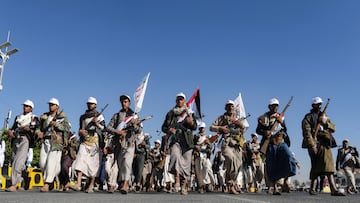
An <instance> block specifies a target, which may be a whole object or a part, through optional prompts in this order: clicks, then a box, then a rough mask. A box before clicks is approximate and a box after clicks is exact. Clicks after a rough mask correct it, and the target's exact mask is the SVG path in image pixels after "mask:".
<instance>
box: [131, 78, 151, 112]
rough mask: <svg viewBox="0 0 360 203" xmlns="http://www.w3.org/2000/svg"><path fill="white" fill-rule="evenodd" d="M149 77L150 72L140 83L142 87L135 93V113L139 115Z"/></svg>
mask: <svg viewBox="0 0 360 203" xmlns="http://www.w3.org/2000/svg"><path fill="white" fill-rule="evenodd" d="M149 76H150V72H149V73H148V74H147V75H146V76H145V77H144V79H143V80H142V81H141V83H140V86H139V87H138V88H137V89H136V91H135V93H134V100H135V113H139V112H140V111H141V108H142V104H143V101H144V96H145V92H146V87H147V83H148V80H149Z"/></svg>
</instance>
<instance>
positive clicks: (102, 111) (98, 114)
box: [85, 104, 109, 129]
mask: <svg viewBox="0 0 360 203" xmlns="http://www.w3.org/2000/svg"><path fill="white" fill-rule="evenodd" d="M108 106H109V104H106V105H105V106H104V108H102V109H101V111H100V112H98V113H97V114H96V115H95V116H94V117H96V118H98V117H99V116H100V115H101V114H102V113H104V111H105V109H106V107H108ZM91 125H92V122H89V123H88V124H87V125H86V128H85V129H89V128H90V127H91Z"/></svg>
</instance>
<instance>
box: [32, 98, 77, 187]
mask: <svg viewBox="0 0 360 203" xmlns="http://www.w3.org/2000/svg"><path fill="white" fill-rule="evenodd" d="M48 104H49V112H46V113H44V114H42V115H41V116H40V130H39V131H38V132H37V135H38V137H39V138H40V139H43V143H42V145H41V150H40V163H39V164H40V168H41V169H42V170H43V173H44V186H43V187H42V188H41V189H40V192H48V191H49V189H50V188H49V186H50V184H53V182H54V179H55V177H56V176H58V175H59V174H60V170H61V155H62V151H63V148H64V146H66V145H67V140H68V138H69V135H70V124H69V121H68V119H67V117H66V115H65V113H64V111H59V100H58V99H56V98H51V99H50V100H49V102H48Z"/></svg>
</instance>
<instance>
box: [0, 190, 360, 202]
mask: <svg viewBox="0 0 360 203" xmlns="http://www.w3.org/2000/svg"><path fill="white" fill-rule="evenodd" d="M0 202H1V203H3V202H4V203H5V202H6V203H8V202H9V203H20V202H21V203H23V202H26V203H30V202H34V203H42V202H47V203H48V202H54V203H78V202H79V203H106V202H131V203H137V202H143V203H152V202H154V203H158V202H161V203H162V202H166V203H177V202H206V203H209V202H221V203H227V202H237V203H239V202H244V203H250V202H255V203H265V202H299V203H319V202H327V203H343V202H356V203H359V202H360V194H355V195H347V196H345V197H333V196H331V195H330V194H319V195H316V196H310V195H309V194H308V193H306V192H292V193H287V194H282V195H281V196H274V195H269V194H266V193H260V194H255V193H244V194H240V195H231V194H226V193H220V192H213V193H205V194H199V193H196V192H190V193H189V194H188V195H186V196H183V195H180V194H167V193H158V192H153V193H145V192H144V193H138V194H136V193H129V194H127V195H122V194H120V193H119V192H116V193H113V194H109V193H106V192H95V193H91V194H87V193H84V192H75V191H69V192H56V191H51V192H48V193H41V192H39V189H33V190H29V191H17V192H14V193H9V192H5V191H0Z"/></svg>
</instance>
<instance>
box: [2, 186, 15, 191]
mask: <svg viewBox="0 0 360 203" xmlns="http://www.w3.org/2000/svg"><path fill="white" fill-rule="evenodd" d="M16 190H17V189H16V185H12V186H10V187H8V188H6V189H5V191H6V192H16Z"/></svg>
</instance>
